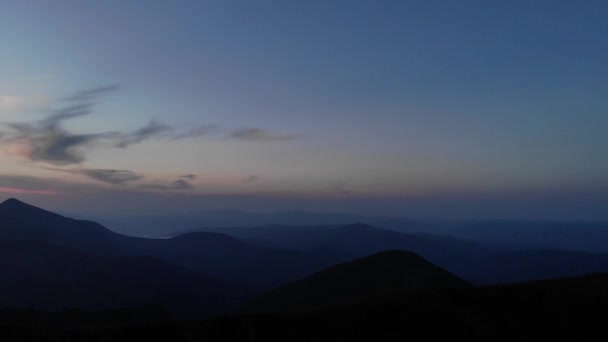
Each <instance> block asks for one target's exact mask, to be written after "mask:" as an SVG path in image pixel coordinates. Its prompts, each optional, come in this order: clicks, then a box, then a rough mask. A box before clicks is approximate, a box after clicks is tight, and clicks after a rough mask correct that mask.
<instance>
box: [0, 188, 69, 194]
mask: <svg viewBox="0 0 608 342" xmlns="http://www.w3.org/2000/svg"><path fill="white" fill-rule="evenodd" d="M0 193H9V194H35V195H63V193H62V192H59V191H55V190H32V189H19V188H9V187H0Z"/></svg>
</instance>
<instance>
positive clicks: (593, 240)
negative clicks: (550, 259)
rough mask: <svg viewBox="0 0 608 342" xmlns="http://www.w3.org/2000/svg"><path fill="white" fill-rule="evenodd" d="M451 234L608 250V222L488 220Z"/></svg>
mask: <svg viewBox="0 0 608 342" xmlns="http://www.w3.org/2000/svg"><path fill="white" fill-rule="evenodd" d="M449 234H450V235H452V236H455V237H457V238H463V239H469V240H486V241H500V242H505V243H517V244H520V245H524V246H527V248H535V249H557V250H571V251H579V252H589V253H608V222H551V221H485V222H478V223H474V224H467V225H463V226H461V227H458V228H456V229H453V230H452V231H450V233H449Z"/></svg>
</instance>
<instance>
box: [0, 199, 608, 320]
mask: <svg viewBox="0 0 608 342" xmlns="http://www.w3.org/2000/svg"><path fill="white" fill-rule="evenodd" d="M388 250H400V251H401V252H395V251H393V252H387V253H381V252H384V251H388ZM403 251H409V252H403ZM410 252H411V253H410ZM376 253H380V254H376ZM412 253H416V254H412ZM374 254H376V255H374ZM417 255H419V256H417ZM366 257H367V258H366ZM358 258H363V259H360V260H357V261H355V262H352V263H348V262H349V261H352V260H354V259H358ZM422 258H424V259H422ZM425 260H428V262H427V261H425ZM344 262H347V263H346V264H341V265H339V266H336V267H335V268H330V269H327V270H325V271H323V272H320V273H315V272H319V271H320V270H323V269H326V268H328V267H331V266H333V265H336V264H338V263H344ZM422 265H426V266H424V267H423V266H422ZM429 265H431V266H432V267H430V266H429ZM434 265H437V266H434ZM419 267H420V268H419ZM433 267H434V268H435V269H437V268H438V267H440V268H441V269H444V270H447V272H450V273H451V274H453V275H456V276H457V277H456V276H453V275H450V273H447V272H446V271H443V270H442V271H441V272H443V273H442V274H444V275H445V274H448V275H450V276H449V277H448V278H450V277H451V278H456V279H458V277H459V278H461V279H465V280H467V281H470V282H473V283H475V284H495V283H508V282H517V281H525V280H532V279H544V278H557V277H564V276H576V275H581V274H585V273H589V272H607V271H608V256H607V255H606V254H593V253H581V252H575V251H563V250H540V249H529V250H516V249H515V248H513V247H509V248H505V247H504V245H501V244H485V243H481V242H470V241H466V240H459V239H455V238H452V237H446V236H436V235H431V234H422V233H399V232H396V231H391V230H386V229H381V228H376V227H372V226H369V225H366V224H349V225H338V226H336V225H326V226H276V225H275V226H256V227H245V228H222V229H221V230H220V229H219V228H218V229H217V230H216V231H215V232H204V231H195V232H191V233H185V234H182V235H179V236H175V237H172V238H166V239H147V238H138V237H131V236H125V235H121V234H118V233H115V232H113V231H111V230H109V229H106V228H105V227H103V226H102V225H100V224H98V223H95V222H92V221H86V220H75V219H71V218H68V217H64V216H61V215H58V214H55V213H52V212H49V211H46V210H43V209H40V208H37V207H34V206H31V205H28V204H26V203H23V202H20V201H18V200H16V199H10V200H7V201H5V202H3V203H1V204H0V307H7V306H14V307H22V308H23V307H30V306H31V307H38V308H45V309H47V308H48V309H58V308H64V307H80V308H90V309H112V308H124V307H128V306H141V305H149V304H159V305H162V306H163V307H166V308H169V309H170V310H171V311H172V312H174V313H178V314H189V313H190V314H197V315H206V314H217V313H219V312H225V311H226V310H228V309H229V308H231V307H235V306H236V305H240V304H242V302H243V301H244V300H247V299H250V298H253V297H254V296H259V295H262V294H263V293H264V292H266V291H269V290H273V289H275V290H274V291H272V292H270V293H267V294H266V295H264V296H262V297H259V299H258V300H259V303H261V304H259V305H260V308H261V307H264V308H268V309H271V310H283V309H292V308H298V307H300V306H301V305H311V306H313V305H325V304H328V303H331V302H333V301H348V300H354V299H357V298H362V297H366V296H369V295H373V294H374V293H380V292H392V291H411V290H417V289H423V288H433V286H434V285H431V284H435V283H426V282H424V281H422V280H421V279H423V278H416V277H421V276H422V275H424V276H425V277H426V276H429V277H430V276H431V275H433V274H435V273H432V272H430V271H429V273H424V272H422V273H416V272H418V271H419V270H421V269H427V270H428V269H430V268H433ZM441 272H440V273H441ZM313 274H314V275H313ZM337 274H339V276H336V275H337ZM416 274H417V275H416ZM309 276H310V277H309ZM431 278H432V277H431ZM439 278H440V279H443V278H441V277H439ZM439 278H438V279H439ZM412 279H418V282H412ZM424 279H426V278H424ZM432 279H435V278H432ZM443 281H445V282H446V283H448V282H449V281H447V280H442V281H438V283H442V282H443ZM458 281H460V282H461V283H464V281H462V280H460V279H458ZM290 283H291V284H290ZM286 284H289V285H288V286H287V285H286ZM302 284H304V285H302ZM353 285H356V286H355V287H353ZM414 285H416V286H419V287H418V288H417V287H416V286H414ZM283 286H284V287H283ZM439 287H440V286H439ZM447 287H456V286H447Z"/></svg>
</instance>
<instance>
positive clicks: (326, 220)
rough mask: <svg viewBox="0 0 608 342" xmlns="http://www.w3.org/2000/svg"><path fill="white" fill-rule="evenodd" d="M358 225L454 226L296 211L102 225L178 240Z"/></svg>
mask: <svg viewBox="0 0 608 342" xmlns="http://www.w3.org/2000/svg"><path fill="white" fill-rule="evenodd" d="M357 222H361V223H365V224H369V225H372V226H375V227H381V228H385V229H390V230H395V231H401V232H427V233H445V232H447V231H448V230H450V229H451V226H450V225H447V224H434V223H428V222H424V221H418V220H412V219H408V218H399V217H382V216H365V215H356V214H349V213H313V212H307V211H296V210H293V211H277V212H270V213H263V212H247V211H240V210H213V211H202V212H192V213H183V214H180V215H164V216H162V215H150V216H133V217H116V218H108V219H104V220H102V223H104V224H105V225H106V226H107V227H110V228H111V229H112V230H114V231H117V232H120V233H122V234H126V235H133V236H141V237H159V236H160V237H167V236H175V235H177V234H182V233H184V232H187V231H191V230H196V228H197V227H214V228H226V227H251V226H265V225H286V226H316V225H347V224H353V223H357Z"/></svg>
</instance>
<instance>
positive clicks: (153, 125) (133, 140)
mask: <svg viewBox="0 0 608 342" xmlns="http://www.w3.org/2000/svg"><path fill="white" fill-rule="evenodd" d="M172 130H173V128H172V127H170V126H168V125H165V124H162V123H159V122H157V121H156V120H151V121H150V122H148V124H147V125H146V126H144V127H142V128H140V129H138V130H136V131H134V132H132V133H129V134H121V135H120V141H119V142H118V143H117V144H116V147H121V148H125V147H128V146H130V145H134V144H138V143H140V142H142V141H144V140H148V139H151V138H157V137H161V136H163V135H165V134H167V133H168V132H169V131H172Z"/></svg>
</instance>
